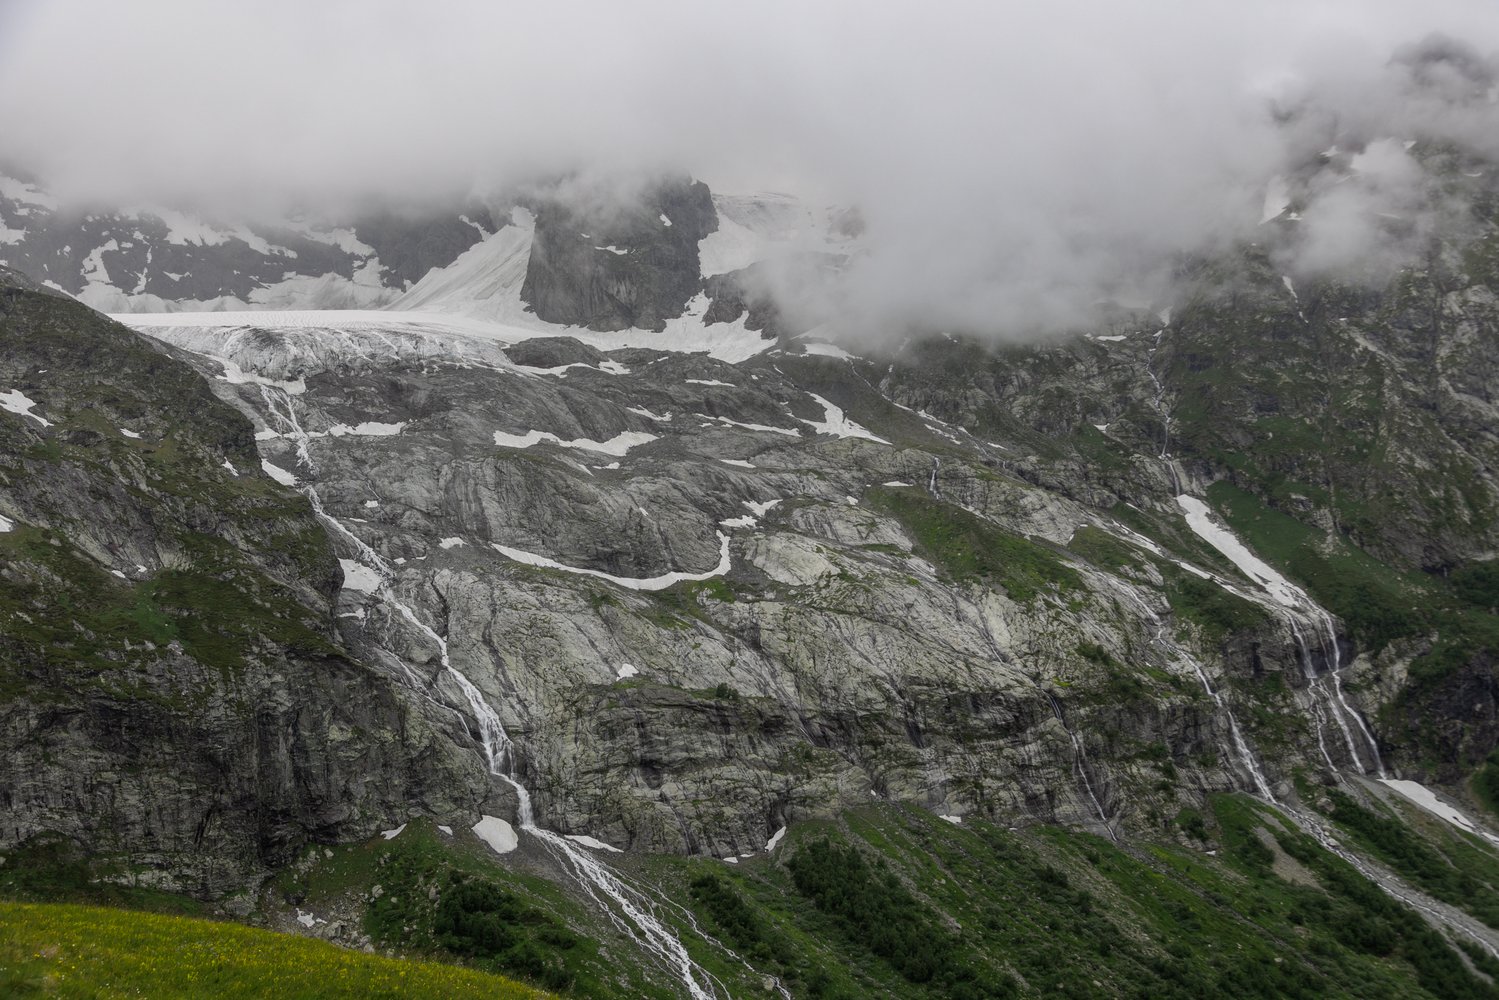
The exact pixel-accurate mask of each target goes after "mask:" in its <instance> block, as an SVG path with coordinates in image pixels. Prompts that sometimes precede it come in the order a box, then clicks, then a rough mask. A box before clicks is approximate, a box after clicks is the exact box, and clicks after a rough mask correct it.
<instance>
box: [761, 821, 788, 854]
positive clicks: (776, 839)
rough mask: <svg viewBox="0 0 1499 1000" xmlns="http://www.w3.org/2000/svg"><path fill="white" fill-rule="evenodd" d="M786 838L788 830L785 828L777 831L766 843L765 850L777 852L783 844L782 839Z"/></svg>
mask: <svg viewBox="0 0 1499 1000" xmlns="http://www.w3.org/2000/svg"><path fill="white" fill-rule="evenodd" d="M784 836H786V828H785V827H784V826H783V827H781V828H780V829H779V830H777V831H776V832H775V833H772V834H771V835H770V839H769V840H767V841H766V842H765V850H766V851H773V850H775V849H776V847H777V846H778V845H779V844H780V843H781V838H782V837H784Z"/></svg>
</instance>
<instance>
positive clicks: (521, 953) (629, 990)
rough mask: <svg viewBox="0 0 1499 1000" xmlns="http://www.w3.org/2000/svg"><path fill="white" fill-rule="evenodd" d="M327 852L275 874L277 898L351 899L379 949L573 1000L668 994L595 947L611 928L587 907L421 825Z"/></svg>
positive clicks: (331, 906) (628, 958)
mask: <svg viewBox="0 0 1499 1000" xmlns="http://www.w3.org/2000/svg"><path fill="white" fill-rule="evenodd" d="M329 853H331V854H332V857H326V856H324V855H323V851H322V850H321V849H318V850H316V851H315V852H314V854H313V855H311V856H310V857H309V858H308V859H306V860H305V861H304V862H303V863H300V864H298V865H294V866H293V867H292V868H290V869H287V870H285V871H283V872H281V873H280V875H278V877H277V888H278V890H279V892H280V894H281V896H282V897H283V898H284V899H286V900H287V901H288V902H289V903H291V904H294V905H297V906H300V907H304V908H307V909H311V910H312V911H313V912H319V913H321V912H326V911H328V910H335V909H339V908H342V907H345V906H347V905H348V904H349V903H351V902H354V903H356V904H358V906H359V907H360V908H361V910H362V913H363V927H364V931H365V933H367V934H368V935H369V937H370V940H371V941H372V942H373V943H374V944H375V945H376V946H378V947H380V948H382V949H388V950H391V951H394V952H397V953H401V954H407V955H417V956H422V957H427V958H435V959H440V960H447V961H459V962H462V963H464V964H470V965H474V966H477V967H478V968H480V969H484V970H486V971H489V972H493V973H499V974H501V975H505V976H509V977H511V978H515V979H522V980H525V981H528V982H531V983H534V984H536V985H538V986H543V987H545V988H548V989H556V990H559V991H563V992H565V993H566V994H567V995H568V996H571V997H577V998H591V1000H612V998H613V997H616V996H622V995H624V996H633V997H642V998H646V997H649V998H660V1000H666V998H667V997H669V996H671V995H672V994H671V992H670V991H669V990H664V989H662V988H661V985H660V983H659V982H658V981H657V980H655V979H653V978H647V974H646V973H645V972H644V970H643V969H642V967H641V964H640V963H641V956H639V955H637V954H635V952H634V950H633V948H632V947H631V946H630V944H629V943H628V942H626V943H625V953H624V954H623V955H622V954H620V953H619V951H618V949H617V948H615V949H611V950H608V951H606V950H605V948H604V947H603V946H601V943H600V941H601V939H600V937H599V936H597V935H596V932H601V933H603V934H605V935H607V934H608V933H609V930H610V929H611V925H609V924H608V923H607V921H605V922H604V926H603V927H599V926H598V925H596V924H595V923H593V921H594V920H595V919H596V917H597V915H596V914H595V913H594V912H593V911H592V910H590V909H586V908H582V907H580V906H579V905H578V903H577V902H576V901H575V900H574V899H573V898H572V897H571V896H569V895H568V894H566V893H565V892H563V891H562V890H561V889H559V888H558V886H557V885H555V884H553V883H551V882H548V881H546V880H544V879H541V878H537V877H535V876H532V875H528V874H525V873H524V872H522V871H518V870H516V869H514V868H512V867H506V866H501V865H498V864H496V863H495V861H494V855H493V853H492V852H490V850H489V848H487V847H484V846H482V845H479V844H477V843H475V842H468V841H465V842H459V841H457V840H455V839H454V838H452V837H449V836H448V835H447V834H444V833H441V832H439V831H438V830H437V829H436V828H435V827H434V826H433V825H432V824H431V823H430V822H429V821H426V820H418V821H413V822H411V823H409V824H408V825H407V826H406V828H405V829H404V830H402V831H401V833H400V834H399V835H398V836H396V837H395V838H394V839H391V840H384V839H382V838H376V839H375V840H372V841H369V842H367V843H364V844H356V845H350V846H347V847H337V848H332V849H331V850H330V851H329ZM377 887H378V888H377Z"/></svg>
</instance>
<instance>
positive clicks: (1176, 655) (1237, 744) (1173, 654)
mask: <svg viewBox="0 0 1499 1000" xmlns="http://www.w3.org/2000/svg"><path fill="white" fill-rule="evenodd" d="M1125 593H1126V595H1127V596H1128V597H1129V599H1130V601H1131V602H1132V603H1133V604H1134V605H1135V606H1136V607H1137V608H1139V609H1140V613H1141V614H1142V615H1143V616H1144V617H1145V619H1146V620H1148V621H1150V622H1152V623H1153V624H1154V626H1155V643H1156V645H1157V646H1159V647H1161V649H1162V651H1163V652H1165V653H1166V655H1167V657H1168V658H1171V659H1175V660H1177V661H1180V662H1184V663H1186V664H1187V665H1188V666H1190V667H1191V668H1192V672H1193V673H1194V674H1196V675H1197V680H1198V683H1200V684H1201V685H1202V689H1203V690H1204V691H1205V692H1207V696H1208V697H1209V698H1211V699H1212V700H1213V705H1214V706H1215V707H1216V708H1217V709H1218V710H1219V711H1220V712H1222V713H1223V717H1224V718H1225V719H1227V720H1228V735H1229V745H1230V746H1231V747H1232V749H1233V753H1234V756H1235V757H1237V758H1238V761H1239V764H1240V766H1242V767H1243V768H1244V770H1245V772H1246V773H1248V775H1249V777H1250V779H1251V781H1253V783H1254V787H1255V790H1256V791H1258V792H1259V794H1260V796H1261V797H1262V798H1264V799H1265V800H1266V801H1268V802H1275V801H1276V798H1275V793H1274V792H1272V791H1270V782H1269V781H1268V780H1266V778H1265V772H1264V770H1263V768H1261V767H1260V762H1259V759H1258V758H1257V757H1256V756H1255V754H1254V751H1253V750H1252V749H1251V748H1250V746H1249V742H1248V741H1247V740H1246V739H1244V734H1243V733H1242V732H1241V731H1240V729H1239V720H1238V719H1236V718H1234V713H1233V709H1231V708H1229V707H1228V703H1227V702H1226V701H1224V700H1223V697H1222V696H1221V695H1220V694H1219V693H1218V692H1217V690H1215V689H1214V688H1213V685H1212V682H1210V681H1209V680H1208V675H1207V671H1205V670H1203V669H1202V664H1201V663H1198V662H1197V658H1196V657H1195V656H1193V655H1192V654H1191V653H1189V652H1187V650H1185V649H1183V648H1182V647H1181V646H1180V645H1179V644H1177V643H1176V642H1174V641H1172V639H1171V637H1170V634H1169V630H1168V629H1167V627H1166V623H1165V622H1163V621H1162V620H1161V616H1160V615H1158V614H1156V613H1155V612H1154V611H1152V610H1151V609H1150V607H1149V605H1147V604H1146V603H1145V602H1144V601H1143V600H1141V599H1140V598H1139V597H1138V596H1137V595H1135V594H1134V593H1132V592H1129V591H1126V592H1125Z"/></svg>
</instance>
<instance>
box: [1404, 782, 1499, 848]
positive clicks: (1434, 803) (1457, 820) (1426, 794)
mask: <svg viewBox="0 0 1499 1000" xmlns="http://www.w3.org/2000/svg"><path fill="white" fill-rule="evenodd" d="M1379 782H1380V784H1382V785H1388V786H1389V787H1390V788H1393V789H1394V790H1395V791H1397V792H1399V793H1400V794H1401V795H1403V796H1404V797H1405V798H1407V799H1409V800H1410V801H1412V802H1414V803H1415V804H1416V805H1418V806H1420V807H1421V808H1422V809H1425V810H1426V811H1427V812H1429V813H1431V814H1432V815H1433V816H1439V817H1441V818H1442V819H1444V820H1446V821H1447V822H1449V823H1451V824H1452V825H1453V826H1455V827H1457V828H1458V829H1459V830H1462V831H1464V832H1466V833H1473V834H1478V835H1479V836H1482V837H1484V838H1485V839H1487V840H1488V841H1489V842H1490V843H1495V844H1499V837H1495V836H1494V835H1493V834H1491V833H1488V832H1487V831H1485V830H1481V829H1479V827H1478V826H1477V825H1476V824H1475V823H1474V822H1473V821H1472V820H1471V819H1469V818H1468V817H1467V816H1466V815H1465V814H1464V813H1462V812H1459V811H1458V810H1457V809H1454V808H1453V807H1452V806H1449V805H1448V804H1447V803H1445V802H1443V801H1442V800H1441V799H1439V798H1437V796H1436V793H1435V792H1433V791H1432V790H1431V789H1429V788H1427V787H1426V786H1425V785H1423V784H1421V783H1420V782H1418V781H1406V780H1402V779H1399V778H1380V779H1379Z"/></svg>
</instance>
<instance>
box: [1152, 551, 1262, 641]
mask: <svg viewBox="0 0 1499 1000" xmlns="http://www.w3.org/2000/svg"><path fill="white" fill-rule="evenodd" d="M1164 576H1165V578H1166V600H1168V601H1169V602H1170V603H1171V610H1172V611H1173V612H1174V613H1175V614H1176V615H1177V616H1178V617H1179V618H1181V619H1184V620H1186V621H1189V622H1191V623H1193V624H1194V625H1196V626H1198V627H1199V628H1200V629H1202V632H1203V635H1204V636H1205V637H1206V638H1207V639H1209V640H1210V641H1212V642H1222V641H1223V640H1225V639H1227V638H1228V637H1229V636H1231V635H1233V634H1235V633H1237V632H1246V631H1249V630H1251V629H1256V628H1261V627H1263V626H1265V625H1266V624H1268V623H1269V620H1270V618H1269V615H1268V614H1267V613H1266V612H1265V609H1264V608H1262V607H1260V606H1259V605H1258V604H1255V603H1254V602H1252V601H1247V600H1245V599H1244V598H1242V597H1240V596H1239V595H1238V594H1235V593H1232V592H1231V591H1228V590H1225V589H1224V588H1223V587H1220V586H1219V585H1218V584H1216V583H1214V582H1213V581H1212V580H1204V579H1203V578H1202V577H1200V576H1198V575H1196V574H1195V573H1188V572H1185V571H1183V570H1180V569H1177V568H1176V567H1174V566H1168V567H1166V569H1165V571H1164Z"/></svg>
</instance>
